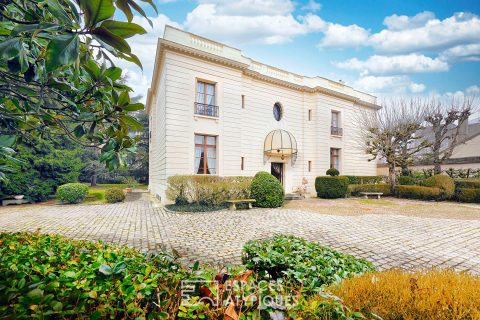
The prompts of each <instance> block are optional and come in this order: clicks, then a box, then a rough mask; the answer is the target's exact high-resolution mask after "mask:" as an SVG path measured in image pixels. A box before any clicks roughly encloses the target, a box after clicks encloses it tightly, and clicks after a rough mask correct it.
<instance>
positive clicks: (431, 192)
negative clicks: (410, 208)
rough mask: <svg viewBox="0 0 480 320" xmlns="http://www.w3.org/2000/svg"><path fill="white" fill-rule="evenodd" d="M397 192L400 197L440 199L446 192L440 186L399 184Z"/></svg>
mask: <svg viewBox="0 0 480 320" xmlns="http://www.w3.org/2000/svg"><path fill="white" fill-rule="evenodd" d="M395 193H396V194H397V196H398V197H400V198H409V199H422V200H440V199H442V198H443V194H444V193H443V191H442V189H440V188H431V187H422V186H397V188H396V189H395Z"/></svg>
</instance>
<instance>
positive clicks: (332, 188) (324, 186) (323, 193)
mask: <svg viewBox="0 0 480 320" xmlns="http://www.w3.org/2000/svg"><path fill="white" fill-rule="evenodd" d="M347 188H348V178H347V177H331V176H324V177H317V178H315V190H316V191H317V196H318V197H319V198H325V199H335V198H342V197H345V196H346V195H347Z"/></svg>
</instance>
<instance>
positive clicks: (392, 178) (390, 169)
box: [388, 163, 397, 193]
mask: <svg viewBox="0 0 480 320" xmlns="http://www.w3.org/2000/svg"><path fill="white" fill-rule="evenodd" d="M388 180H389V181H390V191H392V193H393V192H394V191H395V185H396V183H397V176H396V172H395V163H389V164H388Z"/></svg>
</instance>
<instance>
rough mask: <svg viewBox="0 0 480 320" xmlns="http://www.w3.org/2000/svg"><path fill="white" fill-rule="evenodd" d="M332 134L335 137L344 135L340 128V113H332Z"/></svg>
mask: <svg viewBox="0 0 480 320" xmlns="http://www.w3.org/2000/svg"><path fill="white" fill-rule="evenodd" d="M331 134H332V135H334V136H341V135H342V128H341V127H340V112H337V111H332V124H331Z"/></svg>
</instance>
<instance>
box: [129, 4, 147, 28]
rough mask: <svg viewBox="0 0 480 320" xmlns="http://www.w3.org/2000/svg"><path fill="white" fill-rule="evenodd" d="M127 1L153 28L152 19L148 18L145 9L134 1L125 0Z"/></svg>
mask: <svg viewBox="0 0 480 320" xmlns="http://www.w3.org/2000/svg"><path fill="white" fill-rule="evenodd" d="M127 3H128V4H129V5H130V6H131V7H132V8H134V9H135V10H136V11H137V12H138V13H140V14H141V15H142V16H143V17H144V18H146V19H147V21H148V23H149V24H150V26H151V27H152V28H153V23H152V21H151V20H150V19H149V18H148V16H147V14H146V13H145V11H144V10H143V9H142V7H140V6H139V5H138V4H137V3H136V2H135V1H133V0H127Z"/></svg>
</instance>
